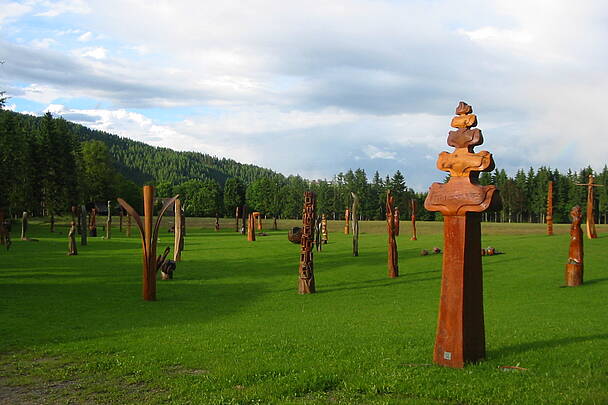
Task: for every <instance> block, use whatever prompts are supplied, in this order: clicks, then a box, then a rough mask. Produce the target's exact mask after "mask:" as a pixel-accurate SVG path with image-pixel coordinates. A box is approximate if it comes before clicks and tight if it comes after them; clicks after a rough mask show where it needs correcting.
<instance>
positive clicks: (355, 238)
mask: <svg viewBox="0 0 608 405" xmlns="http://www.w3.org/2000/svg"><path fill="white" fill-rule="evenodd" d="M350 194H351V195H352V196H353V209H352V216H353V256H359V213H358V212H357V208H359V197H357V194H355V193H353V192H351V193H350Z"/></svg>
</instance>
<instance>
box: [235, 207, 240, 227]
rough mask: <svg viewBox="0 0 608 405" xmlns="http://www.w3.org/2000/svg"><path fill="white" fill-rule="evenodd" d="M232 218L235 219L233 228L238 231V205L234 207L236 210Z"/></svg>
mask: <svg viewBox="0 0 608 405" xmlns="http://www.w3.org/2000/svg"><path fill="white" fill-rule="evenodd" d="M234 219H235V224H234V230H235V231H236V232H238V231H239V207H236V212H235V213H234Z"/></svg>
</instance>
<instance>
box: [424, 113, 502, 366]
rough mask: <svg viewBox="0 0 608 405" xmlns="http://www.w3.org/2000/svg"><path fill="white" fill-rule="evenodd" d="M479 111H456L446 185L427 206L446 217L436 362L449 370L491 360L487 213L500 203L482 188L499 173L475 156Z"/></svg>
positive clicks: (487, 157)
mask: <svg viewBox="0 0 608 405" xmlns="http://www.w3.org/2000/svg"><path fill="white" fill-rule="evenodd" d="M472 112H473V109H472V108H471V106H469V105H468V104H466V103H464V102H460V104H459V105H458V107H457V108H456V114H457V116H456V117H454V118H453V119H452V127H454V128H457V130H456V131H450V133H449V136H448V145H450V146H453V147H454V148H455V150H454V152H452V153H449V152H442V153H440V154H439V158H438V159H437V167H438V168H439V170H443V171H449V172H450V179H449V182H448V183H446V184H443V183H433V185H432V186H431V187H430V189H429V194H428V196H427V198H426V201H425V202H424V207H425V208H426V209H427V210H429V211H439V212H441V213H442V214H443V217H444V228H443V229H444V231H443V232H444V244H445V245H444V254H443V266H442V267H443V274H442V280H441V299H440V306H439V319H438V325H437V334H436V337H435V352H434V358H433V361H434V362H435V363H437V364H440V365H443V366H447V367H463V366H464V364H465V363H466V362H474V361H478V360H481V359H483V358H484V357H485V332H484V319H483V285H482V265H481V225H480V222H481V212H482V211H485V210H486V209H488V208H489V207H490V205H491V204H492V203H494V204H496V202H495V199H497V196H498V193H497V192H496V187H495V186H481V185H479V184H478V181H477V179H478V176H479V172H481V171H491V170H493V169H494V160H493V159H492V155H491V154H490V152H487V151H481V152H478V153H474V152H473V148H474V147H475V146H477V145H481V144H482V143H483V137H482V134H481V131H480V130H479V129H471V127H474V126H475V125H477V118H476V117H475V115H473V114H471V113H472Z"/></svg>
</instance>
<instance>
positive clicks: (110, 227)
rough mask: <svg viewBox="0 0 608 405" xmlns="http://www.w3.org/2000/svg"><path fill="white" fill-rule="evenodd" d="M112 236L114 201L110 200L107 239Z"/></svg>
mask: <svg viewBox="0 0 608 405" xmlns="http://www.w3.org/2000/svg"><path fill="white" fill-rule="evenodd" d="M111 238H112V201H108V219H107V220H106V239H111Z"/></svg>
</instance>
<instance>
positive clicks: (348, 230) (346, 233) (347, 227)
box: [344, 208, 350, 235]
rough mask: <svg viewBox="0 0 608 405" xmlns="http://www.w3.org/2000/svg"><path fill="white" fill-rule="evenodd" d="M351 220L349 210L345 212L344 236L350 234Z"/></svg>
mask: <svg viewBox="0 0 608 405" xmlns="http://www.w3.org/2000/svg"><path fill="white" fill-rule="evenodd" d="M349 220H350V210H349V209H348V208H347V209H346V210H345V211H344V235H348V234H349V233H350V224H349V223H348V221H349Z"/></svg>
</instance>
